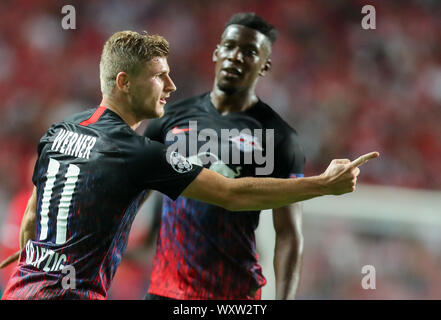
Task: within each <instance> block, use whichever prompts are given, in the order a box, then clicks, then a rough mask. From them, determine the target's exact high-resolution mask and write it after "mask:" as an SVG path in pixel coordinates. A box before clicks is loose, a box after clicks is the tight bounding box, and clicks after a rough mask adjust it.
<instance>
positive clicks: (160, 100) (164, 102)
mask: <svg viewBox="0 0 441 320" xmlns="http://www.w3.org/2000/svg"><path fill="white" fill-rule="evenodd" d="M159 102H160V103H161V104H166V103H167V100H165V98H161V99H159Z"/></svg>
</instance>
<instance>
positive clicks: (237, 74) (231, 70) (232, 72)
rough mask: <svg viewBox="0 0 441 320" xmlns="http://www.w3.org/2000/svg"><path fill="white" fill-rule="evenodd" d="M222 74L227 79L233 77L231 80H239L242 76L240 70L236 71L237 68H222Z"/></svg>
mask: <svg viewBox="0 0 441 320" xmlns="http://www.w3.org/2000/svg"><path fill="white" fill-rule="evenodd" d="M222 72H223V73H224V74H225V75H226V76H227V77H233V78H239V77H241V76H242V70H240V69H238V68H234V67H231V68H223V69H222Z"/></svg>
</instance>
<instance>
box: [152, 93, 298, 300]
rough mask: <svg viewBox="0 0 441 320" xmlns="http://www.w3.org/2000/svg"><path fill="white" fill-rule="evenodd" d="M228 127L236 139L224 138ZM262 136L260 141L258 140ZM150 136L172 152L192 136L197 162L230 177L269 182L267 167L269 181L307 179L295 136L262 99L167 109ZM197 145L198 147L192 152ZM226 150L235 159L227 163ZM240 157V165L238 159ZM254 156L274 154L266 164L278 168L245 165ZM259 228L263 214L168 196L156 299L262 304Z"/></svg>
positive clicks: (205, 100)
mask: <svg viewBox="0 0 441 320" xmlns="http://www.w3.org/2000/svg"><path fill="white" fill-rule="evenodd" d="M206 129H211V131H207V130H206ZM226 129H228V131H229V132H230V133H232V134H231V135H228V136H225V135H224V136H222V130H224V131H225V130H226ZM234 129H236V131H235V130H234ZM258 130H262V131H261V132H262V135H261V136H256V135H254V133H256V132H258ZM272 130H273V131H272ZM145 135H146V136H147V137H149V138H151V139H152V140H156V141H159V142H161V143H164V144H166V145H169V146H171V145H173V144H176V143H177V141H179V140H180V139H181V138H182V137H186V138H187V139H182V141H184V142H185V143H187V146H186V154H185V156H186V157H188V159H189V160H190V161H192V162H193V163H194V164H200V165H203V166H205V167H206V168H208V169H210V170H214V171H217V172H218V173H220V174H222V175H224V176H226V177H229V178H238V177H244V176H262V174H259V173H258V170H257V169H258V168H260V169H263V168H264V167H267V166H268V167H269V168H270V169H271V167H272V170H269V171H268V170H267V171H266V173H265V174H264V176H268V177H276V178H290V177H302V176H303V170H304V163H305V157H304V153H303V150H302V147H301V145H300V143H299V141H298V140H299V139H298V136H297V133H296V131H295V130H294V129H293V128H291V127H290V126H289V125H288V124H287V123H286V122H285V121H283V120H282V119H281V117H280V116H279V115H277V114H276V113H275V112H274V111H273V110H272V109H271V108H270V107H269V106H268V105H266V104H265V103H263V102H262V101H260V100H259V102H258V103H257V104H256V105H254V106H252V107H251V108H249V109H248V110H246V111H244V112H232V113H229V114H227V115H221V114H220V113H219V112H218V110H217V109H216V108H215V107H214V106H213V104H212V103H211V101H210V95H209V94H203V95H201V96H196V97H192V98H189V99H186V100H182V101H179V102H176V103H174V104H170V105H167V106H166V108H165V115H164V116H163V117H162V118H160V119H155V120H152V121H151V122H150V123H149V125H148V127H147V129H146V131H145ZM192 135H193V136H192ZM208 136H210V137H208ZM216 136H217V137H218V148H211V149H208V148H207V141H208V140H210V139H215V138H216ZM191 141H193V142H194V141H196V142H197V147H196V148H193V150H192V148H191V147H190V146H189V145H188V144H190V142H191ZM211 146H212V144H211ZM214 149H217V152H216V151H215V150H214ZM224 149H228V150H224ZM222 151H228V152H227V154H228V156H227V157H222ZM235 151H236V154H237V153H239V154H240V157H239V161H233V159H232V158H233V157H232V155H233V154H234V153H235ZM254 151H256V152H257V154H258V153H259V152H263V154H264V155H266V156H268V155H269V153H271V152H273V159H272V160H271V159H267V160H268V161H270V160H271V161H273V163H272V164H268V163H262V162H259V161H257V160H256V159H254V158H253V157H252V161H248V160H246V159H247V158H246V156H247V155H249V153H252V152H254ZM224 154H226V153H224ZM248 159H249V158H248ZM261 172H262V171H261ZM258 222H259V212H256V211H249V212H240V213H239V214H238V213H232V212H229V211H228V210H225V209H223V208H220V207H217V206H214V205H211V204H207V203H203V202H199V201H196V200H193V199H187V198H184V197H179V198H178V199H177V200H176V201H175V202H173V201H172V200H171V199H170V198H168V197H164V202H163V210H162V219H161V227H160V232H159V238H158V243H157V252H156V255H155V258H154V262H153V264H154V265H153V271H152V275H151V285H150V288H149V293H151V294H156V295H160V296H165V297H169V298H175V299H258V298H260V292H261V290H260V288H261V287H262V286H263V285H264V284H265V281H266V280H265V278H264V276H263V274H262V270H261V266H260V265H259V263H258V257H257V254H256V241H255V230H256V228H257V226H258Z"/></svg>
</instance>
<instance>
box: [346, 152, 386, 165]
mask: <svg viewBox="0 0 441 320" xmlns="http://www.w3.org/2000/svg"><path fill="white" fill-rule="evenodd" d="M379 156H380V154H379V153H378V152H376V151H375V152H370V153H366V154H364V155H362V156H360V157H358V158H357V159H355V160H354V161H352V162H351V163H350V164H349V166H351V167H353V168H356V167H359V166H361V165H362V164H363V163H365V162H366V161H368V160H371V159H374V158H378V157H379Z"/></svg>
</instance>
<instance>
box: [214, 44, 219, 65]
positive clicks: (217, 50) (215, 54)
mask: <svg viewBox="0 0 441 320" xmlns="http://www.w3.org/2000/svg"><path fill="white" fill-rule="evenodd" d="M218 52H219V45H216V49H214V51H213V62H217V53H218Z"/></svg>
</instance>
